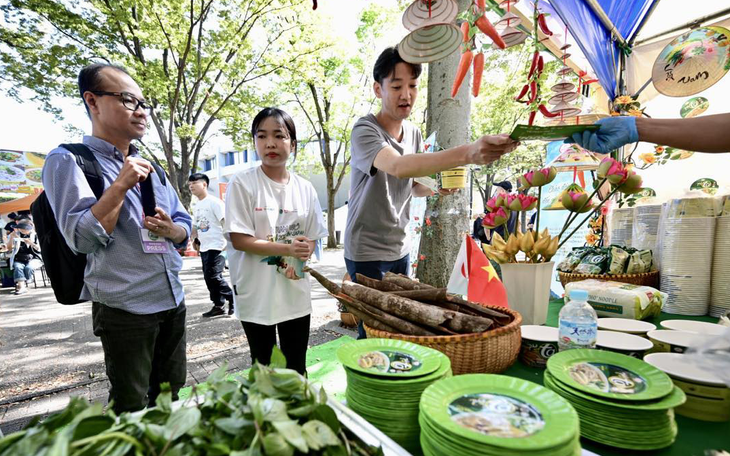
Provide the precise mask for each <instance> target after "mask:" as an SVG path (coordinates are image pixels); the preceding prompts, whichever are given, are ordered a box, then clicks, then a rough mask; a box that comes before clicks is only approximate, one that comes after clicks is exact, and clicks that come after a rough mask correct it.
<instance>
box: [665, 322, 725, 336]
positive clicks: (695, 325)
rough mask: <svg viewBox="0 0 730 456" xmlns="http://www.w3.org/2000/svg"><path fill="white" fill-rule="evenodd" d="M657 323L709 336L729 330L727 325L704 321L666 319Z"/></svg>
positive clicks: (718, 334) (669, 327) (666, 327)
mask: <svg viewBox="0 0 730 456" xmlns="http://www.w3.org/2000/svg"><path fill="white" fill-rule="evenodd" d="M659 325H660V326H661V327H662V329H674V330H678V331H689V332H693V333H698V334H705V335H709V336H720V335H722V334H725V332H726V331H730V328H728V327H727V326H722V325H718V324H716V323H708V322H706V321H694V320H666V321H663V322H661V323H659Z"/></svg>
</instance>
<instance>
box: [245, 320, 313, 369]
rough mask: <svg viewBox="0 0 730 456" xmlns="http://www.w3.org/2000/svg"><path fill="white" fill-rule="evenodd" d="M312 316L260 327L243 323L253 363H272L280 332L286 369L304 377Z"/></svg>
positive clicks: (246, 322) (280, 342)
mask: <svg viewBox="0 0 730 456" xmlns="http://www.w3.org/2000/svg"><path fill="white" fill-rule="evenodd" d="M309 320H310V315H305V316H303V317H299V318H295V319H294V320H288V321H283V322H281V323H278V324H276V325H271V326H268V325H259V324H257V323H251V322H248V321H242V322H241V324H242V325H243V331H244V332H245V333H246V338H247V339H248V346H249V347H250V349H251V362H252V363H253V362H255V361H258V362H259V363H260V364H264V365H268V364H269V363H271V352H272V350H273V349H274V345H276V332H277V330H278V332H279V345H280V348H281V351H282V353H284V356H285V357H286V367H287V368H289V369H294V370H295V371H297V372H299V373H300V374H302V375H304V374H305V372H306V367H307V365H306V361H307V344H308V343H309Z"/></svg>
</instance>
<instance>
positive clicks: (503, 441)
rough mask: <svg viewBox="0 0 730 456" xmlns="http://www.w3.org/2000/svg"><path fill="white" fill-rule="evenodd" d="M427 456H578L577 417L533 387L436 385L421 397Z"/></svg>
mask: <svg viewBox="0 0 730 456" xmlns="http://www.w3.org/2000/svg"><path fill="white" fill-rule="evenodd" d="M419 422H420V423H421V448H423V453H424V455H426V456H456V455H459V456H462V455H464V456H470V455H474V456H476V455H480V456H481V455H499V456H511V455H540V456H548V455H550V456H553V455H554V456H575V455H580V454H581V448H580V442H579V439H580V430H579V427H578V414H577V413H576V412H575V410H574V409H573V407H571V406H570V404H569V403H568V402H567V401H566V400H564V399H563V398H561V397H560V396H558V395H557V394H555V393H554V392H552V391H550V390H549V389H547V388H545V387H542V386H540V385H538V384H535V383H532V382H529V381H527V380H522V379H519V378H515V377H507V376H504V375H490V374H469V375H459V376H457V377H452V378H447V379H444V380H440V381H438V382H436V383H434V384H433V385H431V386H429V387H428V388H427V389H426V391H424V392H423V395H422V396H421V412H420V415H419Z"/></svg>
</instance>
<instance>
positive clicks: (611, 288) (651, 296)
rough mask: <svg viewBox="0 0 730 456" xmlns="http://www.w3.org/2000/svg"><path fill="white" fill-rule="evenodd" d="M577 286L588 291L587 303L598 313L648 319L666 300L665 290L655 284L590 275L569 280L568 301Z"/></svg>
mask: <svg viewBox="0 0 730 456" xmlns="http://www.w3.org/2000/svg"><path fill="white" fill-rule="evenodd" d="M576 289H579V290H586V291H587V292H588V304H590V305H591V306H592V307H593V308H594V309H595V311H596V314H598V316H599V317H616V318H628V319H632V320H646V319H648V318H652V317H655V316H658V315H659V313H660V312H661V311H662V307H663V306H664V302H665V301H666V300H667V294H666V293H662V292H661V291H659V290H657V289H655V288H652V287H646V286H640V285H633V284H629V283H621V282H611V281H606V282H604V281H600V280H594V279H590V280H583V281H580V282H571V283H569V284H567V285H566V286H565V299H566V302H567V301H568V296H570V292H571V290H576Z"/></svg>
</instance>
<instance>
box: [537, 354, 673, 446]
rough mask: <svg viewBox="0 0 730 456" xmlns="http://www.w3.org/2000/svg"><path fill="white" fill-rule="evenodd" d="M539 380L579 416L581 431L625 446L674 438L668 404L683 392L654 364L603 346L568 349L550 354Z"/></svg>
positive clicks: (662, 443) (665, 442)
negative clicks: (543, 375) (543, 379)
mask: <svg viewBox="0 0 730 456" xmlns="http://www.w3.org/2000/svg"><path fill="white" fill-rule="evenodd" d="M545 386H547V387H548V388H550V389H551V390H553V391H555V392H556V393H558V394H559V395H561V396H563V397H564V398H565V399H567V400H568V401H569V402H570V403H571V404H572V405H573V407H575V409H576V410H577V411H578V415H579V416H580V430H581V435H582V436H583V437H585V438H587V439H590V440H593V441H594V442H599V443H602V444H604V445H609V446H612V447H616V448H623V449H628V450H657V449H660V448H665V447H668V446H669V445H671V444H672V443H673V442H674V439H675V438H676V436H677V424H676V422H675V421H674V410H673V409H674V407H677V406H679V405H682V404H683V403H684V401H685V395H684V393H683V392H682V390H680V389H679V388H677V387H675V386H674V384H673V383H672V380H671V379H670V378H669V376H667V374H665V373H664V372H662V371H660V370H659V369H657V368H655V367H654V366H652V365H650V364H648V363H645V362H644V361H641V360H639V359H636V358H632V357H631V356H626V355H621V354H619V353H613V352H608V351H603V350H583V349H581V350H568V351H564V352H560V353H558V354H555V355H553V356H552V357H550V359H549V360H548V363H547V371H546V372H545Z"/></svg>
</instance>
